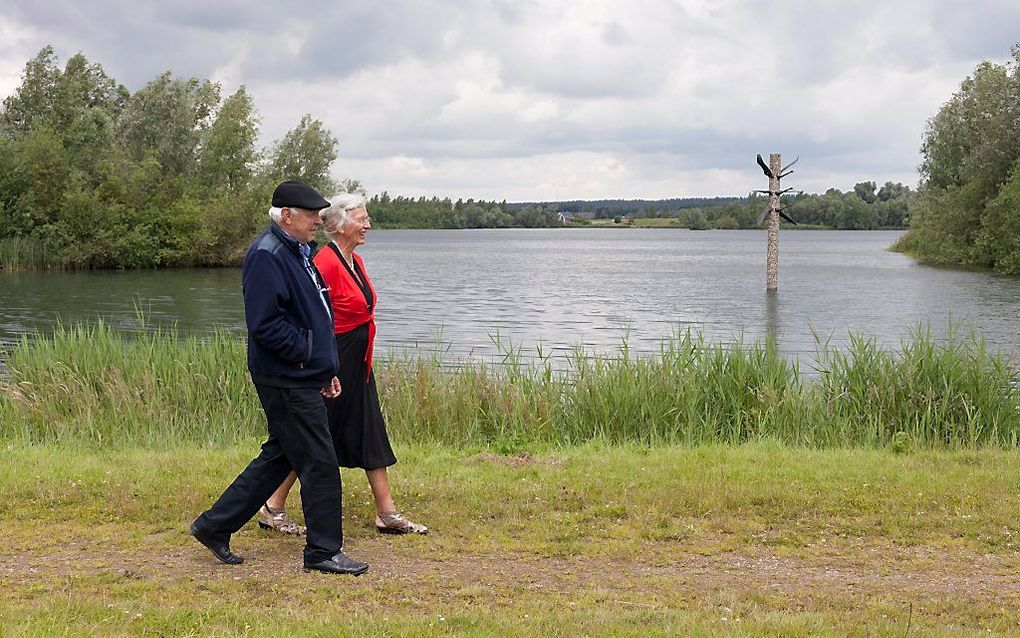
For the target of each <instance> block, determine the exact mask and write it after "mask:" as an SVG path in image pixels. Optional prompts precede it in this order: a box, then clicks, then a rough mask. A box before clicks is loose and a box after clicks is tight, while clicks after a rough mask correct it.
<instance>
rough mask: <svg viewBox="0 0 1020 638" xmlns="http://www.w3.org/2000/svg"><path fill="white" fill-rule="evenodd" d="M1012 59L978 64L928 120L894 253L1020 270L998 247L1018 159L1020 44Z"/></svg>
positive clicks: (1006, 249) (1007, 223)
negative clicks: (906, 219) (917, 176)
mask: <svg viewBox="0 0 1020 638" xmlns="http://www.w3.org/2000/svg"><path fill="white" fill-rule="evenodd" d="M1012 53H1013V55H1012V60H1010V62H1009V63H1007V64H1006V65H999V64H994V63H992V62H982V63H981V64H979V65H978V66H977V67H976V68H975V70H974V73H973V75H971V76H968V77H967V78H964V80H963V82H961V84H960V89H959V90H958V91H957V92H956V93H955V94H954V95H953V96H952V97H951V98H950V99H949V100H948V101H947V102H946V103H945V104H943V105H942V108H940V109H939V112H938V113H937V114H935V116H934V117H932V118H931V119H930V120H929V121H928V126H927V129H926V131H925V138H924V143H923V144H922V146H921V153H922V157H923V160H922V163H921V166H920V171H921V187H920V192H919V195H918V196H917V197H913V198H911V199H910V204H909V213H910V232H909V233H907V235H906V236H904V237H903V238H902V239H901V241H900V242H899V243H898V244H897V246H898V248H899V249H901V250H906V251H908V252H912V253H914V254H916V255H918V256H919V257H921V258H923V259H926V260H930V261H933V262H937V263H958V264H969V265H978V266H991V267H994V268H996V269H998V270H1001V271H1003V272H1010V273H1016V272H1020V268H1018V267H1017V266H1016V265H1015V264H1016V261H1014V260H1013V259H1012V258H1011V257H1010V255H1011V254H1012V248H1010V244H1009V243H1008V242H1003V241H1001V239H1002V235H1003V234H1004V233H1005V232H1006V228H1011V227H1012V226H1011V223H1012V221H1011V219H1012V218H1011V217H1010V216H1009V215H1007V214H1004V209H1003V208H1002V207H1003V206H1008V205H1009V202H1012V201H1014V200H1013V199H1012V196H1003V195H1002V193H1003V192H1005V190H1006V187H1005V185H1007V184H1011V183H1012V180H1013V178H1014V175H1015V172H1016V168H1015V167H1016V164H1017V162H1018V161H1020V44H1018V45H1015V46H1014V47H1013V51H1012ZM1000 197H1002V199H1000ZM1003 202H1006V203H1003Z"/></svg>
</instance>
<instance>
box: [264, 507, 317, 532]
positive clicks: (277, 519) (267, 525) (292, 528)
mask: <svg viewBox="0 0 1020 638" xmlns="http://www.w3.org/2000/svg"><path fill="white" fill-rule="evenodd" d="M259 527H261V528H262V529H275V530H276V531H278V532H280V533H281V534H290V535H291V536H304V535H305V532H307V531H308V530H307V528H305V526H304V525H298V524H297V523H295V522H293V521H291V520H290V517H289V516H287V512H286V510H279V511H276V510H273V509H272V508H270V507H269V504H268V503H266V504H265V505H263V506H262V508H261V509H259Z"/></svg>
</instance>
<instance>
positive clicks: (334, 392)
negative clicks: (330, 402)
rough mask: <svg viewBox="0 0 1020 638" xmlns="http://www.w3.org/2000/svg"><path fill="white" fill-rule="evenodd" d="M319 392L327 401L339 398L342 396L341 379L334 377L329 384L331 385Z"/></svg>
mask: <svg viewBox="0 0 1020 638" xmlns="http://www.w3.org/2000/svg"><path fill="white" fill-rule="evenodd" d="M319 392H320V393H321V394H322V396H324V397H326V398H327V399H335V398H337V397H338V396H340V379H337V378H336V377H333V380H332V381H330V382H329V385H327V386H326V387H325V388H322V389H320V390H319Z"/></svg>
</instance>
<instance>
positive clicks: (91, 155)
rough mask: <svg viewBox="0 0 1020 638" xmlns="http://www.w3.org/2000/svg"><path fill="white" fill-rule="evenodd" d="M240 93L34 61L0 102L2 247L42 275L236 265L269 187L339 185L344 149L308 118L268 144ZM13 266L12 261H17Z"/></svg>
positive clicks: (256, 227) (195, 82)
mask: <svg viewBox="0 0 1020 638" xmlns="http://www.w3.org/2000/svg"><path fill="white" fill-rule="evenodd" d="M258 135H259V116H258V113H257V111H256V110H255V105H254V102H253V100H252V98H251V96H250V95H249V94H248V93H247V91H246V90H245V87H243V86H242V87H241V88H239V89H238V90H237V91H235V92H234V93H232V94H231V95H228V96H226V97H223V96H222V95H221V87H220V85H219V84H218V83H216V82H211V81H209V80H201V79H197V78H180V77H175V76H174V75H173V74H172V73H170V72H169V71H168V72H166V73H163V74H162V75H160V76H159V77H157V78H155V79H153V80H152V81H150V82H148V83H146V84H145V85H144V86H143V87H142V88H141V89H139V90H138V91H136V92H135V93H131V92H129V91H128V90H127V89H126V88H125V87H124V86H123V85H121V84H119V83H118V82H117V81H116V80H115V79H113V78H112V77H110V76H109V75H107V74H106V72H105V71H104V70H103V68H102V67H101V66H100V65H99V64H95V63H91V62H89V61H88V60H87V59H86V58H85V56H84V55H82V54H81V53H79V54H77V55H74V56H72V57H71V58H70V59H69V60H67V62H66V64H64V66H63V68H61V67H60V65H59V64H58V59H57V56H56V55H55V53H54V50H53V48H52V47H49V46H47V47H45V48H43V49H42V50H41V51H40V52H39V53H38V54H37V55H36V56H35V57H34V58H32V59H31V60H29V61H28V63H27V64H26V65H25V69H24V73H23V75H22V82H21V85H20V86H19V87H18V88H17V89H16V91H15V92H14V93H13V94H12V95H10V96H9V97H7V98H6V99H5V100H4V101H3V104H2V107H0V244H3V245H4V246H6V247H7V248H8V250H7V252H8V253H10V252H11V250H15V251H16V250H17V249H11V248H10V247H11V246H14V247H21V250H22V252H29V251H28V249H29V248H30V249H31V251H30V252H31V253H32V254H34V255H40V254H41V255H43V257H42V258H41V259H40V260H39V263H36V264H33V265H36V266H55V267H70V268H109V267H127V268H147V267H156V266H211V265H226V264H236V263H238V262H239V260H240V257H241V256H242V255H243V251H244V249H245V248H246V247H247V245H248V243H249V242H250V241H251V239H252V238H253V237H254V236H255V235H256V234H257V233H258V232H259V231H260V230H261V229H262V228H264V227H265V225H266V223H267V221H268V218H267V216H266V211H267V210H268V203H269V201H270V198H271V193H272V189H273V187H274V186H275V184H277V183H278V182H279V181H282V180H283V179H292V178H294V179H303V180H305V181H307V182H309V183H310V184H312V185H314V186H315V187H317V188H319V189H322V190H324V191H328V190H331V189H332V188H336V187H337V186H338V185H337V184H334V183H333V181H332V178H331V177H330V173H329V167H330V164H332V162H333V160H334V159H335V158H336V156H337V148H338V140H337V139H336V137H334V136H333V134H332V133H331V132H330V131H329V130H328V129H326V128H325V127H324V126H323V124H322V122H320V121H319V120H316V119H313V118H312V117H311V116H310V115H305V116H304V117H302V118H301V120H300V122H299V123H298V124H297V126H296V127H294V128H293V129H291V130H290V131H289V132H288V133H287V134H286V135H284V136H283V138H281V139H280V140H277V141H276V142H275V143H274V144H273V145H272V146H271V147H270V148H268V149H259V148H257V147H256V142H257V139H258ZM7 259H8V260H9V261H17V255H13V256H11V255H8V257H7Z"/></svg>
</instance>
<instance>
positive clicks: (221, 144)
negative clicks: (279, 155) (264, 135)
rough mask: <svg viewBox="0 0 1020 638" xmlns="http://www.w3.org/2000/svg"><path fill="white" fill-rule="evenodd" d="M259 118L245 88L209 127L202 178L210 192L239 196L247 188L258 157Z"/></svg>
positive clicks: (201, 163) (230, 99) (202, 157)
mask: <svg viewBox="0 0 1020 638" xmlns="http://www.w3.org/2000/svg"><path fill="white" fill-rule="evenodd" d="M258 135H259V118H258V115H257V114H256V112H255V103H254V102H253V101H252V99H251V96H249V95H248V93H247V91H246V90H245V88H244V86H242V87H241V88H239V89H237V91H236V92H234V94H233V95H231V96H230V97H228V98H227V99H226V100H225V101H224V102H223V106H222V107H220V109H219V112H217V114H216V119H215V120H214V121H213V123H212V126H210V127H209V131H208V134H207V135H206V140H205V144H204V145H203V146H202V149H201V153H200V156H199V178H200V180H201V181H202V182H203V183H204V184H205V186H206V187H207V188H209V189H215V188H220V189H223V190H225V191H227V192H229V193H238V192H240V191H241V190H243V189H244V188H246V187H247V186H248V181H249V180H250V179H251V176H252V173H253V171H254V169H255V164H256V161H257V160H258V158H259V154H258V151H256V150H255V141H256V140H257V139H258Z"/></svg>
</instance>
